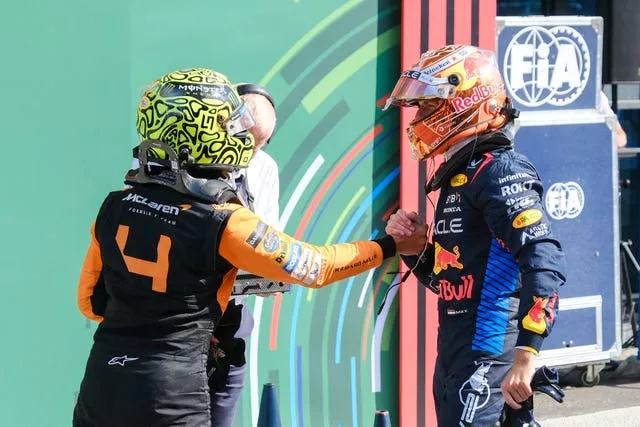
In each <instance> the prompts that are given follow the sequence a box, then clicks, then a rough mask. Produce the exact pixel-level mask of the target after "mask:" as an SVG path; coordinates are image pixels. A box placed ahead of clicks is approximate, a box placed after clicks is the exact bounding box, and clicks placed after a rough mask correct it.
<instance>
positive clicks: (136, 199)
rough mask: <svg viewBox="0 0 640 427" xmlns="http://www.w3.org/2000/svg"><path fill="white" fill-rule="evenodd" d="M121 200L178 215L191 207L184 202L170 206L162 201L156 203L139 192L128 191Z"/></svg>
mask: <svg viewBox="0 0 640 427" xmlns="http://www.w3.org/2000/svg"><path fill="white" fill-rule="evenodd" d="M122 201H123V202H132V203H138V204H141V205H145V206H146V207H148V208H150V209H153V210H155V211H158V212H162V213H168V214H171V215H178V214H179V213H180V211H181V210H185V211H186V210H189V209H191V205H189V204H184V205H180V206H171V205H165V204H162V203H156V202H153V201H150V200H149V199H147V198H146V197H143V196H141V195H139V194H136V193H128V194H127V195H126V196H125V197H123V199H122Z"/></svg>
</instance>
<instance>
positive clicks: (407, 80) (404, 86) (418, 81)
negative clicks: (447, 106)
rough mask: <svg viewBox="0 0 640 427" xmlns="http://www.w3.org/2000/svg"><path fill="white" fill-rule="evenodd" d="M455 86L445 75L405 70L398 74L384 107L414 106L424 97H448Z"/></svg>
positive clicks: (452, 94)
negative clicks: (398, 77)
mask: <svg viewBox="0 0 640 427" xmlns="http://www.w3.org/2000/svg"><path fill="white" fill-rule="evenodd" d="M455 91H456V87H455V86H454V85H452V84H450V83H449V80H448V79H447V78H446V77H433V76H431V75H429V74H425V73H421V72H419V71H415V70H409V71H406V72H404V73H403V74H402V76H400V79H399V80H398V83H396V87H395V88H394V89H393V92H391V96H390V97H389V99H388V100H387V103H386V105H385V109H387V108H388V107H389V106H390V105H398V106H401V107H406V106H415V105H417V104H418V101H420V100H425V99H433V98H438V99H448V98H452V97H453V96H454V95H455Z"/></svg>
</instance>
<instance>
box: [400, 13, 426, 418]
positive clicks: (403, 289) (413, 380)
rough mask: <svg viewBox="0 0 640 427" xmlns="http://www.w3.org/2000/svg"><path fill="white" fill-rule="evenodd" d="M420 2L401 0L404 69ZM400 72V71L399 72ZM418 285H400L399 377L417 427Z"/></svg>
mask: <svg viewBox="0 0 640 427" xmlns="http://www.w3.org/2000/svg"><path fill="white" fill-rule="evenodd" d="M420 3H421V2H420V1H419V0H403V1H402V18H401V19H402V21H401V26H402V38H401V62H402V66H401V68H402V70H406V69H408V68H409V67H410V66H411V64H412V63H414V62H416V61H417V60H418V58H419V57H420V25H421V22H420V16H421V4H420ZM399 74H400V73H398V75H399ZM411 119H413V111H412V110H409V109H405V108H403V109H401V111H400V122H401V126H400V127H401V130H400V132H401V136H400V144H401V146H400V169H401V171H402V172H401V174H400V207H402V208H403V209H405V210H414V211H417V210H418V203H419V202H420V201H419V200H418V198H417V191H416V189H417V188H418V185H420V184H419V183H418V162H416V161H415V160H414V159H412V158H411V155H412V153H411V149H410V147H409V141H408V140H407V136H406V133H405V129H406V128H407V127H408V126H409V123H410V122H411ZM417 296H418V284H417V281H416V280H415V278H414V277H410V278H409V279H408V280H407V282H406V283H404V284H403V285H402V286H400V309H399V310H398V313H399V317H400V350H399V359H400V368H399V370H400V372H399V374H400V379H399V393H400V396H399V405H398V407H399V409H400V413H399V414H398V417H399V421H400V426H402V427H418V425H417V414H418V405H419V404H420V403H419V402H417V400H416V389H417V386H418V380H419V379H418V378H417V375H416V368H417V355H418V343H417V342H416V340H415V331H416V324H417V319H418V312H417V301H418V298H417Z"/></svg>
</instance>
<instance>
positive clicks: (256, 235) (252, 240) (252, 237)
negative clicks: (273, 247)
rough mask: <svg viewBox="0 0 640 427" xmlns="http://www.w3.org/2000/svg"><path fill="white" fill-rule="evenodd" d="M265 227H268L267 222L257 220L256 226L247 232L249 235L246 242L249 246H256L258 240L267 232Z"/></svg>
mask: <svg viewBox="0 0 640 427" xmlns="http://www.w3.org/2000/svg"><path fill="white" fill-rule="evenodd" d="M267 228H269V226H268V225H267V224H265V223H264V222H262V221H258V224H256V227H255V228H254V229H253V231H252V232H251V234H249V237H247V243H248V244H249V246H251V247H252V248H253V249H255V248H257V247H258V244H260V242H261V241H262V239H263V238H264V234H265V233H266V232H267Z"/></svg>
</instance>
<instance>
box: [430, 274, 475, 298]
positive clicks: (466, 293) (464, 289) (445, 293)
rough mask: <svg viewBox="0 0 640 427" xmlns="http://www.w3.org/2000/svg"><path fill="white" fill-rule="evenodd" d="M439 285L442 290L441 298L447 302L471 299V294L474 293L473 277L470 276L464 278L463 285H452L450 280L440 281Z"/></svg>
mask: <svg viewBox="0 0 640 427" xmlns="http://www.w3.org/2000/svg"><path fill="white" fill-rule="evenodd" d="M438 285H439V288H440V293H439V296H440V298H443V299H444V300H445V301H454V300H455V301H461V300H463V299H470V298H471V292H472V291H473V276H472V275H470V274H467V275H466V276H462V283H459V284H457V285H454V284H452V283H451V282H450V281H448V280H444V279H440V280H439V281H438Z"/></svg>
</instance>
